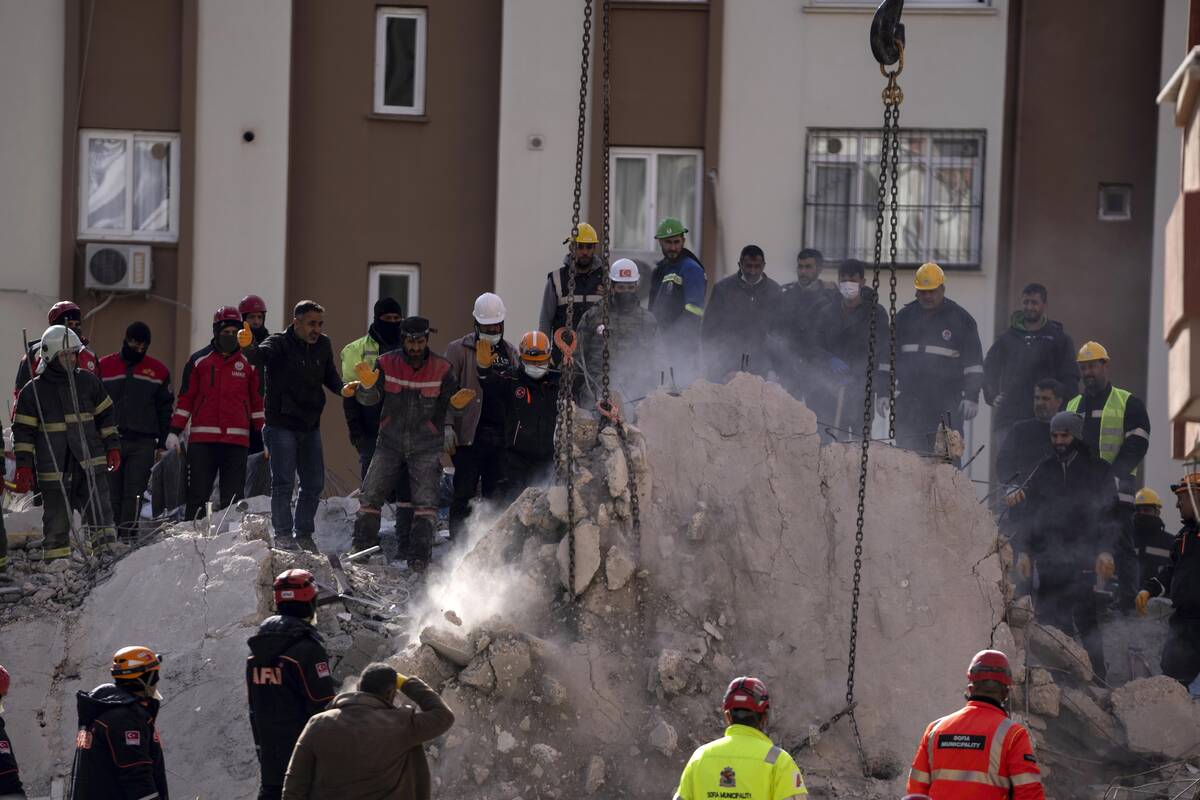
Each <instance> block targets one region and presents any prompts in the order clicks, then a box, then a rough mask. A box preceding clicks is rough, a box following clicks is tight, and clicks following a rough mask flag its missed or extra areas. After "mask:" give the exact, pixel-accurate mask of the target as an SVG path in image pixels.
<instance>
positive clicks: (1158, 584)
mask: <svg viewBox="0 0 1200 800" xmlns="http://www.w3.org/2000/svg"><path fill="white" fill-rule="evenodd" d="M1171 491H1172V493H1174V495H1175V507H1176V508H1178V509H1179V516H1180V517H1181V518H1182V520H1183V527H1182V528H1180V529H1179V535H1177V536H1176V537H1175V542H1174V544H1173V545H1172V546H1171V560H1170V563H1169V564H1168V565H1167V567H1166V569H1164V570H1162V571H1161V572H1160V573H1159V574H1158V575H1154V576H1151V577H1150V578H1149V579H1148V580H1147V581H1146V582H1145V583H1144V584H1143V585H1142V587H1141V591H1139V592H1138V594H1137V598H1136V600H1135V604H1136V607H1137V611H1138V613H1139V614H1143V615H1144V614H1145V613H1146V610H1147V608H1148V607H1149V603H1150V598H1152V597H1168V598H1170V600H1171V604H1172V606H1173V607H1174V611H1173V612H1172V614H1171V619H1170V622H1169V623H1168V629H1167V643H1166V644H1165V645H1164V646H1163V652H1162V671H1163V674H1164V675H1166V676H1168V677H1171V678H1174V679H1175V680H1177V681H1179V682H1180V683H1182V684H1183V685H1184V686H1186V687H1188V691H1189V692H1191V694H1192V696H1193V697H1200V680H1198V679H1200V522H1198V520H1200V473H1196V472H1193V473H1190V474H1187V475H1184V476H1183V479H1182V480H1180V481H1179V483H1176V484H1172V485H1171Z"/></svg>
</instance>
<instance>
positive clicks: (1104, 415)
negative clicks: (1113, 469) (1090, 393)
mask: <svg viewBox="0 0 1200 800" xmlns="http://www.w3.org/2000/svg"><path fill="white" fill-rule="evenodd" d="M1082 402H1083V395H1081V394H1077V395H1075V397H1073V398H1072V399H1071V402H1069V403H1067V411H1070V412H1071V413H1073V414H1078V413H1079V406H1080V404H1081V403H1082ZM1128 402H1129V392H1127V391H1125V390H1124V389H1118V388H1117V387H1115V386H1114V387H1112V391H1110V392H1109V393H1108V400H1107V401H1106V402H1105V403H1104V410H1103V411H1102V412H1100V457H1101V458H1103V459H1104V460H1105V461H1107V462H1108V463H1110V464H1111V463H1113V462H1114V461H1116V460H1117V453H1119V452H1120V451H1121V445H1123V444H1124V443H1125V404H1126V403H1128ZM1130 474H1133V475H1136V474H1137V470H1136V469H1135V470H1133V472H1132V473H1130Z"/></svg>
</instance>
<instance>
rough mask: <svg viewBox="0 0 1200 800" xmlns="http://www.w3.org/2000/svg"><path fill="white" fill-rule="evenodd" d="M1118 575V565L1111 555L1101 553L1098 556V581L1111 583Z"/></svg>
mask: <svg viewBox="0 0 1200 800" xmlns="http://www.w3.org/2000/svg"><path fill="white" fill-rule="evenodd" d="M1116 574H1117V564H1116V562H1115V561H1113V557H1112V554H1111V553H1101V554H1100V555H1098V556H1096V580H1097V581H1110V580H1112V579H1113V576H1114V575H1116Z"/></svg>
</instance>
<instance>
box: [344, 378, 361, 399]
mask: <svg viewBox="0 0 1200 800" xmlns="http://www.w3.org/2000/svg"><path fill="white" fill-rule="evenodd" d="M360 386H362V381H350V382H349V383H347V384H346V385H345V386H343V387H342V397H354V395H355V393H356V392H358V387H360Z"/></svg>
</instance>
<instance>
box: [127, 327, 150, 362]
mask: <svg viewBox="0 0 1200 800" xmlns="http://www.w3.org/2000/svg"><path fill="white" fill-rule="evenodd" d="M130 339H132V340H134V341H135V342H144V343H145V345H146V349H147V350H149V349H150V326H149V325H147V324H146V323H144V322H134V323H131V324H130V325H129V327H128V328H126V329H125V338H124V339H123V340H122V341H121V358H122V359H124V361H125V363H126V364H136V363H138V362H139V361H141V360H142V359H143V358H145V357H146V354H145V353H142V352H138V351H137V350H134V349H133V348H132V347H130V346H129V345H128V344H126V342H128V341H129V340H130Z"/></svg>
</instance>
